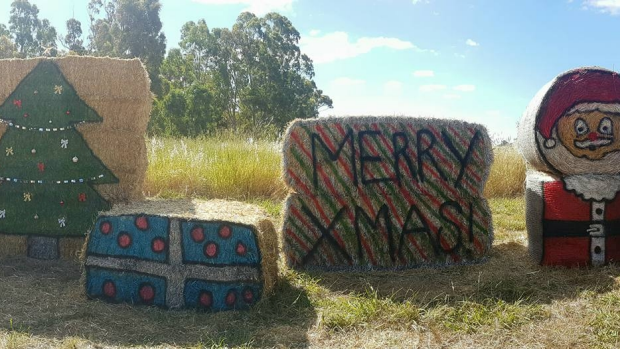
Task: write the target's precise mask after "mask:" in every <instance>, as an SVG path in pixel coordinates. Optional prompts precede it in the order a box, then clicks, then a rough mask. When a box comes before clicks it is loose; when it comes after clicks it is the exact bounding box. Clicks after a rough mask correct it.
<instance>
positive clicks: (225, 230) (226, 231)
mask: <svg viewBox="0 0 620 349" xmlns="http://www.w3.org/2000/svg"><path fill="white" fill-rule="evenodd" d="M231 235H232V230H231V229H230V227H229V226H227V225H223V226H222V227H221V228H220V237H221V238H222V239H228V238H229V237H230V236H231Z"/></svg>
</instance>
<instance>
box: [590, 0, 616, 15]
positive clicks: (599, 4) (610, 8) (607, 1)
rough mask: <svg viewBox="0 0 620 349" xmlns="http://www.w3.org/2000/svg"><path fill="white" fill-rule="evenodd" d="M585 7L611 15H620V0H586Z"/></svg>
mask: <svg viewBox="0 0 620 349" xmlns="http://www.w3.org/2000/svg"><path fill="white" fill-rule="evenodd" d="M583 4H584V6H586V7H594V8H597V9H599V10H601V11H602V12H606V13H609V14H611V15H618V14H620V0H584V2H583Z"/></svg>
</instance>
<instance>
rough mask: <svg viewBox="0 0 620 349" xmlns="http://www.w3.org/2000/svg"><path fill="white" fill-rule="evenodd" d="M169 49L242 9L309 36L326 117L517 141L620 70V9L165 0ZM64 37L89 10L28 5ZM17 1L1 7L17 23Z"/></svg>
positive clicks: (437, 1)
mask: <svg viewBox="0 0 620 349" xmlns="http://www.w3.org/2000/svg"><path fill="white" fill-rule="evenodd" d="M160 1H161V3H162V11H161V14H160V15H161V18H162V22H163V25H164V32H165V34H166V36H167V38H168V48H170V47H176V46H177V45H178V41H179V33H180V28H181V26H182V25H183V24H184V23H185V22H187V21H190V20H193V21H196V20H198V19H201V18H204V19H205V20H206V21H207V24H208V25H209V27H211V28H213V27H228V28H230V27H231V26H232V24H233V23H234V21H235V19H236V17H237V16H238V14H239V13H240V12H241V11H244V10H250V11H252V12H255V13H256V14H257V15H262V14H264V13H266V12H269V11H276V12H279V13H282V14H283V15H285V16H287V17H288V18H289V19H290V20H291V21H292V22H293V25H294V26H295V27H296V28H297V30H298V31H299V32H300V33H301V36H302V39H301V42H300V46H301V48H302V51H303V52H305V53H306V54H308V55H309V56H310V57H311V58H312V59H313V60H314V62H315V63H314V66H315V72H316V77H315V81H316V82H317V85H318V87H319V88H321V89H322V90H323V91H324V92H325V93H326V94H328V95H329V96H330V97H332V99H333V100H334V109H328V110H324V111H322V112H321V115H413V116H418V115H420V116H434V117H446V118H458V119H464V120H468V121H472V122H478V123H482V124H485V125H486V126H487V127H488V128H489V132H490V133H491V134H492V135H494V136H498V137H513V136H514V135H515V134H516V130H515V128H516V124H517V122H518V120H519V118H520V116H521V114H522V112H523V111H524V110H525V107H526V106H527V103H528V102H529V100H530V99H531V98H532V97H533V96H534V94H535V93H536V91H537V90H538V89H539V88H540V87H542V85H544V84H545V83H546V82H548V81H549V80H551V79H552V78H553V77H554V76H555V75H557V74H559V73H561V72H563V71H565V70H568V69H572V68H576V67H579V66H602V67H605V68H609V69H614V70H620V59H619V58H618V57H620V36H619V35H618V34H619V33H620V0H572V1H571V0H545V1H542V0H520V1H501V0H374V1H371V0H337V1H335V0H160ZM31 2H32V3H34V4H36V5H37V6H38V7H39V9H40V13H39V16H40V18H48V19H49V20H50V21H51V22H52V24H53V25H54V26H55V27H56V28H57V30H58V31H59V32H60V33H61V34H62V33H64V31H65V25H64V23H65V21H66V20H67V19H69V18H70V17H71V16H72V15H75V17H76V18H77V19H79V20H80V21H82V27H83V29H84V31H85V36H86V35H87V32H88V15H87V4H88V1H87V0H54V1H50V0H31ZM10 3H11V1H10V0H0V23H5V24H7V23H8V18H9V8H10Z"/></svg>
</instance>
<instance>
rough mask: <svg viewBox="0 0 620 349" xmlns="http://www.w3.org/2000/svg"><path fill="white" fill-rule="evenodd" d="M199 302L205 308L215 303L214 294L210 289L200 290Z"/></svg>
mask: <svg viewBox="0 0 620 349" xmlns="http://www.w3.org/2000/svg"><path fill="white" fill-rule="evenodd" d="M198 304H200V305H201V306H203V307H205V308H209V307H211V305H213V295H212V294H211V292H209V291H202V292H200V296H198Z"/></svg>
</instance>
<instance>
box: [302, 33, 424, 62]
mask: <svg viewBox="0 0 620 349" xmlns="http://www.w3.org/2000/svg"><path fill="white" fill-rule="evenodd" d="M299 46H300V47H301V50H302V52H304V53H305V54H307V55H308V57H310V58H312V60H313V61H314V63H315V64H320V63H329V62H333V61H337V60H341V59H348V58H353V57H356V56H359V55H362V54H365V53H368V52H370V51H371V50H373V49H376V48H389V49H392V50H415V51H418V52H431V53H436V52H435V51H433V50H423V49H420V48H418V47H417V46H415V45H414V44H413V43H411V42H409V41H404V40H400V39H397V38H386V37H375V38H371V37H362V38H359V39H357V41H355V42H351V41H349V35H348V34H347V33H345V32H334V33H328V34H325V35H323V36H304V37H302V38H301V40H300V41H299Z"/></svg>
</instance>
